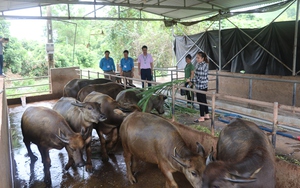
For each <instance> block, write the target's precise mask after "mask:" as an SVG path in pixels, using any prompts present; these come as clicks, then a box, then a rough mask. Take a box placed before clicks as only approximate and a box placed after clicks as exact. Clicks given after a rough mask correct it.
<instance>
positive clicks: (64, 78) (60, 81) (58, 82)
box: [50, 67, 80, 99]
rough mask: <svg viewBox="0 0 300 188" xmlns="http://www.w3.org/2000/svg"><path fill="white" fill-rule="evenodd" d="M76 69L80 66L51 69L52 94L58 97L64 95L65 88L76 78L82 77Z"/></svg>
mask: <svg viewBox="0 0 300 188" xmlns="http://www.w3.org/2000/svg"><path fill="white" fill-rule="evenodd" d="M75 69H79V67H69V68H59V69H51V70H50V72H51V83H52V88H51V89H52V95H53V96H54V97H56V98H57V99H58V98H60V97H62V96H63V88H64V86H65V85H66V84H67V83H68V82H69V81H70V80H73V79H75V78H80V75H79V74H78V72H77V71H76V70H75Z"/></svg>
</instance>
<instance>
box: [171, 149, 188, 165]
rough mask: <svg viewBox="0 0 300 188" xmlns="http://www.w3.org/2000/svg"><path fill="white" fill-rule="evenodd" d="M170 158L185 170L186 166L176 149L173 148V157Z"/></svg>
mask: <svg viewBox="0 0 300 188" xmlns="http://www.w3.org/2000/svg"><path fill="white" fill-rule="evenodd" d="M172 158H173V159H174V160H175V161H176V162H177V163H179V164H180V165H181V166H183V167H184V168H187V167H188V166H187V165H186V164H185V163H184V162H183V161H182V160H181V158H180V156H179V154H178V153H177V151H176V147H175V148H174V156H172Z"/></svg>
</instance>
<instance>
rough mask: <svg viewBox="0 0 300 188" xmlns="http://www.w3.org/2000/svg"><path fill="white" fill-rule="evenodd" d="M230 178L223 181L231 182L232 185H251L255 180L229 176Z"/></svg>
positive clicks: (233, 175)
mask: <svg viewBox="0 0 300 188" xmlns="http://www.w3.org/2000/svg"><path fill="white" fill-rule="evenodd" d="M230 175H231V176H232V177H231V178H229V177H225V178H224V180H227V181H230V182H233V183H251V182H254V181H256V178H246V177H241V176H237V175H235V174H230ZM233 177H234V179H233Z"/></svg>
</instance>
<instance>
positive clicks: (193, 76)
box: [184, 52, 210, 123]
mask: <svg viewBox="0 0 300 188" xmlns="http://www.w3.org/2000/svg"><path fill="white" fill-rule="evenodd" d="M185 61H186V66H185V68H184V73H185V81H186V82H185V87H187V88H193V87H194V88H195V89H197V90H200V91H207V89H208V63H209V61H208V58H207V55H206V53H204V52H198V53H197V55H196V61H197V64H196V66H195V67H194V65H193V64H192V56H191V55H190V54H188V55H187V56H186V57H185ZM186 96H187V100H189V101H188V105H191V106H192V105H193V104H192V103H191V102H190V101H191V100H194V93H193V92H191V91H186ZM196 96H197V101H198V102H200V103H202V104H199V108H200V117H199V118H198V119H196V120H195V121H194V122H196V123H198V122H203V121H205V120H208V119H210V117H209V112H208V106H207V105H205V104H207V99H206V94H205V93H197V95H196Z"/></svg>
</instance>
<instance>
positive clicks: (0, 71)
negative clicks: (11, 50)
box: [0, 36, 9, 76]
mask: <svg viewBox="0 0 300 188" xmlns="http://www.w3.org/2000/svg"><path fill="white" fill-rule="evenodd" d="M8 42H9V39H8V38H2V37H1V36H0V76H5V75H4V73H3V44H4V43H8Z"/></svg>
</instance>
